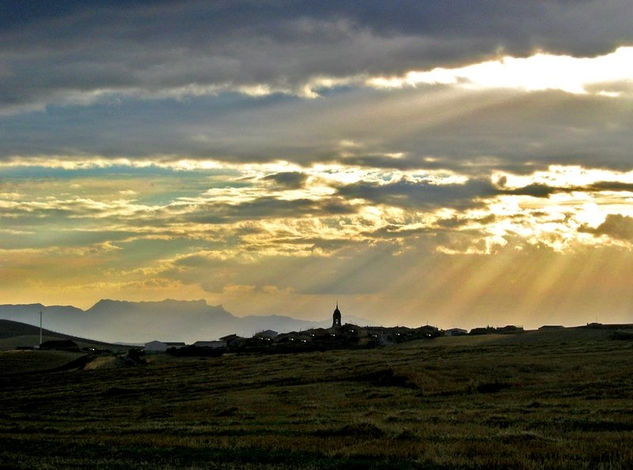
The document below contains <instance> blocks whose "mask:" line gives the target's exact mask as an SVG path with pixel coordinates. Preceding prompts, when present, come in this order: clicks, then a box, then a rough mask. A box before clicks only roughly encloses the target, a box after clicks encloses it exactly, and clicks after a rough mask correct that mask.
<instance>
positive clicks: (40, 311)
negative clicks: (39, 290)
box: [40, 307, 42, 346]
mask: <svg viewBox="0 0 633 470" xmlns="http://www.w3.org/2000/svg"><path fill="white" fill-rule="evenodd" d="M41 345H42V307H40V346H41Z"/></svg>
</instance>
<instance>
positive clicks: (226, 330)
mask: <svg viewBox="0 0 633 470" xmlns="http://www.w3.org/2000/svg"><path fill="white" fill-rule="evenodd" d="M40 310H42V312H43V323H44V327H45V328H47V329H48V330H52V331H60V332H64V333H66V334H70V335H75V336H81V337H87V338H94V339H98V340H100V341H107V342H125V343H134V342H138V343H143V342H147V341H151V340H154V339H157V340H163V341H186V342H194V341H197V340H211V339H217V338H220V337H222V336H225V335H228V334H231V333H236V334H238V335H240V336H252V335H253V334H254V333H256V332H258V331H262V330H266V329H270V330H275V331H278V332H280V333H281V332H287V331H299V330H305V329H309V328H318V327H329V326H330V325H331V323H332V320H331V318H329V317H328V316H327V315H324V317H325V318H324V320H322V321H305V320H298V319H296V318H291V317H286V316H281V315H267V316H245V317H236V316H234V315H232V314H231V313H229V312H227V311H226V310H224V308H223V307H222V306H221V305H218V306H211V305H207V303H206V302H205V301H204V300H193V301H181V300H163V301H161V302H126V301H119V300H100V301H99V302H97V303H96V304H95V305H93V306H92V307H91V308H89V309H88V310H82V309H80V308H77V307H73V306H60V305H53V306H45V305H42V304H28V305H0V319H5V320H13V321H18V322H22V323H27V324H31V325H36V326H38V325H39V318H40V317H39V313H40ZM343 317H344V318H343V321H344V322H348V323H355V324H360V325H366V324H367V321H365V320H363V319H360V318H356V317H346V316H345V314H343Z"/></svg>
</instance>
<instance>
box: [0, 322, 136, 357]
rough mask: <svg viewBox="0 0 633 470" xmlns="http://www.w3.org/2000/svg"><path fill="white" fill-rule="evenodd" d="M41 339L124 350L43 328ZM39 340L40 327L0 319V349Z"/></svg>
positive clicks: (124, 348)
mask: <svg viewBox="0 0 633 470" xmlns="http://www.w3.org/2000/svg"><path fill="white" fill-rule="evenodd" d="M42 339H43V341H50V340H61V339H69V340H72V341H74V342H75V343H77V345H78V346H79V347H82V348H83V347H92V348H97V349H110V350H126V349H128V348H126V347H125V346H120V345H113V344H108V343H104V342H101V341H94V340H91V339H86V338H79V337H77V336H70V335H66V334H63V333H57V332H55V331H50V330H47V329H43V335H42ZM39 342H40V329H39V327H37V326H33V325H28V324H26V323H20V322H16V321H12V320H0V350H3V349H5V350H6V349H13V348H17V347H20V346H33V345H36V344H39Z"/></svg>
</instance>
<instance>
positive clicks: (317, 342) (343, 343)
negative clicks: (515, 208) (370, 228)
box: [18, 303, 633, 365]
mask: <svg viewBox="0 0 633 470" xmlns="http://www.w3.org/2000/svg"><path fill="white" fill-rule="evenodd" d="M630 327H631V325H621V324H602V323H587V324H586V325H584V326H578V327H572V328H590V329H608V330H613V331H614V333H613V334H612V337H613V338H614V339H631V337H633V334H631V333H630V332H629V331H628V329H630ZM40 328H41V326H40ZM565 328H566V327H564V326H563V325H543V326H541V327H540V328H539V331H549V330H560V329H565ZM625 330H626V331H625ZM521 333H525V330H524V329H523V327H521V326H514V325H506V326H502V327H492V326H485V327H478V328H473V329H471V330H470V331H468V330H465V329H462V328H450V329H447V330H441V329H439V328H437V327H435V326H431V325H425V326H420V327H417V328H409V327H405V326H395V327H384V326H358V325H353V324H350V323H345V324H344V323H343V322H342V314H341V311H340V309H339V306H338V303H337V304H336V308H335V309H334V312H333V313H332V326H331V327H329V328H312V329H308V330H302V331H292V332H290V333H277V332H276V331H273V330H264V331H260V332H258V333H255V334H254V335H253V336H251V337H250V338H245V337H242V336H238V335H236V334H230V335H227V336H224V337H222V338H220V339H218V340H212V341H196V342H195V343H193V344H189V345H187V344H186V343H184V342H171V341H150V342H148V343H145V344H144V345H143V346H141V347H138V346H131V345H127V346H126V345H113V344H106V343H95V342H93V343H94V346H85V345H84V346H83V347H80V346H79V344H78V342H77V341H75V340H78V341H79V342H81V338H75V337H72V336H66V339H57V340H48V341H43V342H40V344H39V345H36V346H19V347H18V349H43V350H61V351H69V352H88V353H96V354H100V353H108V352H109V353H112V352H115V353H117V354H119V355H124V356H122V358H123V359H124V360H125V361H127V362H129V364H130V365H135V364H141V363H145V360H144V359H143V358H142V356H143V355H144V354H156V353H167V354H171V355H174V356H201V357H203V356H221V355H223V354H235V353H271V354H276V353H299V352H309V351H326V350H331V349H368V348H376V347H381V346H388V345H392V344H399V343H404V342H407V341H413V340H425V339H426V340H430V339H433V338H437V337H439V336H476V335H490V334H497V335H499V334H521ZM40 341H42V340H41V332H40ZM83 341H85V340H83Z"/></svg>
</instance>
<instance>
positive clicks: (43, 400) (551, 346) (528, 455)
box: [0, 330, 633, 469]
mask: <svg viewBox="0 0 633 470" xmlns="http://www.w3.org/2000/svg"><path fill="white" fill-rule="evenodd" d="M632 346H633V343H631V342H627V341H613V340H610V339H609V338H608V333H605V332H603V331H587V330H565V331H563V332H547V333H528V334H526V335H521V336H488V337H474V338H471V337H467V338H440V339H437V340H433V341H428V342H415V343H408V344H403V345H400V346H396V347H388V348H384V349H377V350H369V351H331V352H325V353H309V354H297V355H276V356H224V357H221V358H205V359H191V358H186V359H185V358H183V359H176V358H171V357H169V356H155V357H153V358H152V363H151V364H149V365H148V366H145V367H134V368H119V369H98V370H93V371H67V372H58V373H50V374H42V375H24V376H20V377H16V376H13V377H11V378H8V377H3V376H2V369H0V468H59V467H75V468H84V467H85V468H87V467H90V468H157V467H158V468H266V469H273V468H274V469H279V468H296V467H298V466H301V467H302V468H398V469H400V468H465V469H466V468H469V469H475V468H477V469H484V468H486V469H487V468H492V469H494V468H518V469H541V468H547V469H563V468H564V469H579V468H580V469H582V468H587V469H589V468H592V469H593V468H605V469H606V468H610V469H625V468H631V467H633V411H632V410H631V406H630V404H631V399H633V364H632V363H631V355H632V353H633V347H632ZM0 360H1V358H0Z"/></svg>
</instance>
